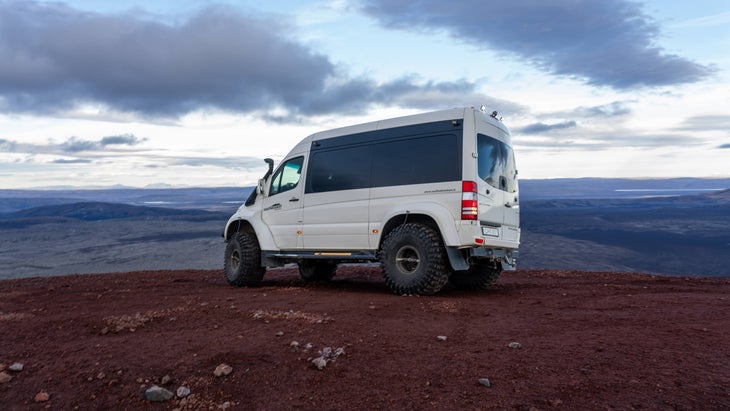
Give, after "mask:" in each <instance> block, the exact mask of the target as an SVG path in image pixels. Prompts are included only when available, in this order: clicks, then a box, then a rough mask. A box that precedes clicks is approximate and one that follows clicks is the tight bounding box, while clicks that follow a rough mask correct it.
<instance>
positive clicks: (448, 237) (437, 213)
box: [378, 201, 461, 247]
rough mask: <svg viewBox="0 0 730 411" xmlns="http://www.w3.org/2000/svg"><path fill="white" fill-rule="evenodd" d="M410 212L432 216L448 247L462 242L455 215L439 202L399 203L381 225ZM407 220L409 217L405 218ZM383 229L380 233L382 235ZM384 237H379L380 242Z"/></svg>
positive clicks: (383, 225) (387, 214) (386, 215)
mask: <svg viewBox="0 0 730 411" xmlns="http://www.w3.org/2000/svg"><path fill="white" fill-rule="evenodd" d="M409 214H422V215H425V216H428V217H429V218H431V219H432V220H433V221H434V222H435V223H436V226H437V227H438V229H439V233H440V234H441V238H442V239H443V241H444V245H445V246H446V247H449V246H458V245H459V244H460V241H461V240H460V238H459V232H458V231H457V227H456V224H454V223H453V222H454V221H455V218H456V217H455V216H454V215H453V214H452V213H451V212H450V211H449V210H448V209H447V208H446V207H444V206H442V205H440V204H439V203H434V202H429V201H423V202H417V203H408V204H405V205H403V204H399V205H398V208H393V209H391V210H390V211H389V212H388V213H386V214H385V217H384V218H383V221H382V223H381V224H382V225H381V227H385V226H386V225H388V223H389V222H390V221H392V220H393V219H394V218H401V216H407V215H409ZM405 220H406V221H407V217H406V218H405ZM382 234H383V233H382V231H381V233H380V235H381V236H382ZM381 240H382V238H378V243H380V241H381Z"/></svg>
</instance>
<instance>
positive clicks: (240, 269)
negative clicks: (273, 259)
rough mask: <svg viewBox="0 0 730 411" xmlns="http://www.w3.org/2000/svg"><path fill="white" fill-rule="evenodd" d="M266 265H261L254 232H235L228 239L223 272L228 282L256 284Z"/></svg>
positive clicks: (238, 285)
mask: <svg viewBox="0 0 730 411" xmlns="http://www.w3.org/2000/svg"><path fill="white" fill-rule="evenodd" d="M265 271H266V267H262V266H261V248H260V247H259V241H258V239H257V238H256V235H255V234H252V233H236V234H234V235H233V237H231V238H230V239H229V240H228V244H227V245H226V255H225V260H224V263H223V273H224V274H225V276H226V280H227V281H228V284H230V285H235V286H237V287H241V286H256V285H258V284H259V283H261V279H262V278H264V272H265Z"/></svg>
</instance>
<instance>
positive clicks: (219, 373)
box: [213, 364, 233, 377]
mask: <svg viewBox="0 0 730 411" xmlns="http://www.w3.org/2000/svg"><path fill="white" fill-rule="evenodd" d="M232 372H233V367H231V366H230V365H228V364H220V365H218V366H217V367H215V371H213V375H215V376H216V377H223V376H226V375H228V374H230V373H232Z"/></svg>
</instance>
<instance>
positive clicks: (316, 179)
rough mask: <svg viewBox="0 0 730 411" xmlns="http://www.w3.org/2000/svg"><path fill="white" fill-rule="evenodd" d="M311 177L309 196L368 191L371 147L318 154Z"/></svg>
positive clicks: (313, 162) (316, 153)
mask: <svg viewBox="0 0 730 411" xmlns="http://www.w3.org/2000/svg"><path fill="white" fill-rule="evenodd" d="M307 174H308V177H307V187H306V192H307V193H323V192H327V191H337V190H353V189H356V188H367V187H368V186H369V184H370V146H368V145H363V146H355V147H347V148H337V149H334V150H327V151H318V152H314V153H312V156H311V158H310V159H309V171H308V172H307Z"/></svg>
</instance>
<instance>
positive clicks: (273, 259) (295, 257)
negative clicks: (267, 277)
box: [261, 250, 377, 266]
mask: <svg viewBox="0 0 730 411" xmlns="http://www.w3.org/2000/svg"><path fill="white" fill-rule="evenodd" d="M299 260H330V261H332V260H334V261H342V262H365V261H374V260H377V256H376V255H375V252H373V251H365V250H358V251H299V250H282V251H266V250H263V251H261V261H266V265H268V266H278V265H282V264H285V263H288V262H297V261H299Z"/></svg>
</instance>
